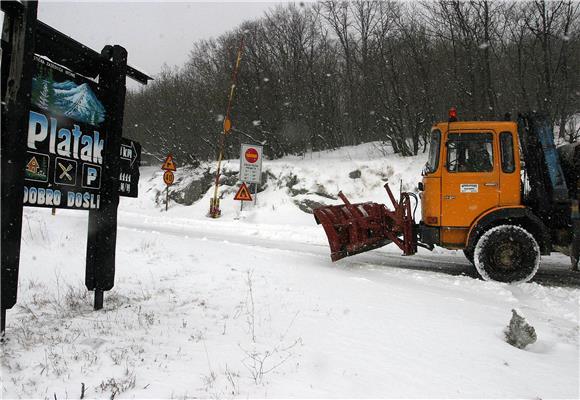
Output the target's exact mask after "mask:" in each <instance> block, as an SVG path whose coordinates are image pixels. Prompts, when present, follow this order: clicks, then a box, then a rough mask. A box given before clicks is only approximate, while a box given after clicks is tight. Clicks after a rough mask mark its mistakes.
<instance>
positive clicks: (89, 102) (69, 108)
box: [32, 65, 105, 126]
mask: <svg viewBox="0 0 580 400" xmlns="http://www.w3.org/2000/svg"><path fill="white" fill-rule="evenodd" d="M32 104H34V105H36V106H37V107H39V108H41V109H43V110H45V111H48V112H50V113H56V114H61V115H63V116H65V117H68V118H71V119H74V120H76V121H80V122H85V123H87V124H90V125H94V126H99V125H100V124H101V123H102V122H103V121H104V120H105V107H104V106H103V104H102V103H101V102H100V101H99V99H98V98H97V96H96V95H95V93H94V92H93V89H92V88H91V87H90V86H89V84H88V83H86V82H85V83H82V84H80V85H78V84H76V83H75V82H72V81H70V80H66V81H63V82H57V81H55V80H54V78H53V71H52V69H50V68H48V67H44V68H41V66H40V65H39V66H37V71H36V75H35V76H34V77H33V78H32Z"/></svg>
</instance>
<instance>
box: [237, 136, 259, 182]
mask: <svg viewBox="0 0 580 400" xmlns="http://www.w3.org/2000/svg"><path fill="white" fill-rule="evenodd" d="M261 178H262V146H255V145H252V144H242V150H241V155H240V181H242V182H247V183H260V182H261V180H262V179H261Z"/></svg>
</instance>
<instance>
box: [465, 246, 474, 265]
mask: <svg viewBox="0 0 580 400" xmlns="http://www.w3.org/2000/svg"><path fill="white" fill-rule="evenodd" d="M463 255H464V256H465V258H467V261H469V262H470V263H472V264H473V248H472V247H470V248H465V249H463Z"/></svg>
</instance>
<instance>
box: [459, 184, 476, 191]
mask: <svg viewBox="0 0 580 400" xmlns="http://www.w3.org/2000/svg"><path fill="white" fill-rule="evenodd" d="M459 189H460V191H461V193H477V192H479V185H478V184H477V183H462V184H461V186H460V187H459Z"/></svg>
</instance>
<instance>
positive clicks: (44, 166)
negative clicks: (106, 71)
mask: <svg viewBox="0 0 580 400" xmlns="http://www.w3.org/2000/svg"><path fill="white" fill-rule="evenodd" d="M99 96H100V94H99V88H98V86H97V85H96V84H95V83H94V82H92V81H90V80H88V79H86V78H84V77H82V76H80V75H78V74H75V73H74V72H71V71H69V70H67V69H65V68H63V67H61V66H59V65H57V64H54V63H52V62H50V61H48V60H46V59H43V58H40V57H38V56H35V57H34V70H33V77H32V90H31V96H30V98H31V106H30V112H29V118H28V135H27V142H28V149H27V153H26V160H25V175H24V179H25V183H24V205H25V206H34V207H51V208H73V209H98V208H99V207H100V189H101V179H102V173H103V158H104V154H103V149H104V147H105V141H106V140H107V131H106V130H105V122H106V121H105V120H106V118H107V112H106V110H105V107H104V106H103V103H102V102H101V99H100V98H99Z"/></svg>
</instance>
